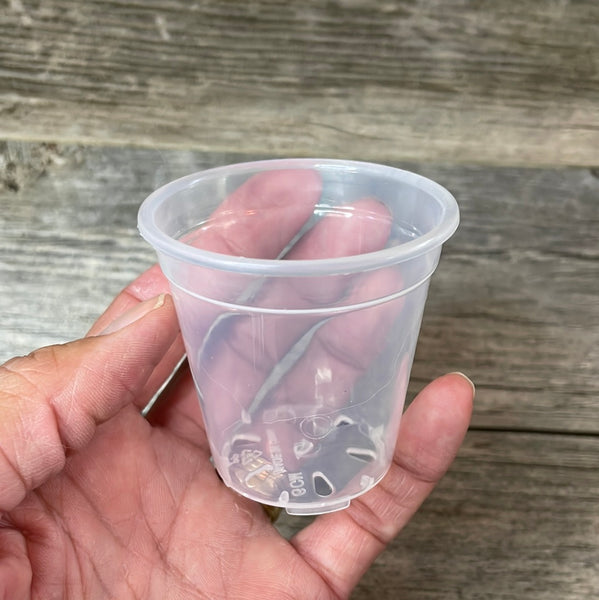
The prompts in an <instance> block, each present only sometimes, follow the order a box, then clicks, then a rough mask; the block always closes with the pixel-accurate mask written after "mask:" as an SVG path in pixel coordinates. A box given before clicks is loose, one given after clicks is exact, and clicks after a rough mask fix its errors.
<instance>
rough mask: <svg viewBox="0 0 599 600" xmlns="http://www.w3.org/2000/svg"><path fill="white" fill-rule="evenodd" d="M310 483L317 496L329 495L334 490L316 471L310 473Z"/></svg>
mask: <svg viewBox="0 0 599 600" xmlns="http://www.w3.org/2000/svg"><path fill="white" fill-rule="evenodd" d="M312 483H313V485H314V491H315V492H316V493H317V494H318V495H319V496H330V495H331V494H332V493H333V492H334V491H335V489H334V488H333V484H332V483H331V482H330V481H329V480H328V479H327V478H326V477H325V476H324V475H323V474H322V473H320V472H318V471H317V472H316V473H313V474H312Z"/></svg>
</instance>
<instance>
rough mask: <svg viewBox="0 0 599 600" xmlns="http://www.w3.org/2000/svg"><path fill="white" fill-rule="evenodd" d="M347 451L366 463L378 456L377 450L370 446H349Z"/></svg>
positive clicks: (349, 454)
mask: <svg viewBox="0 0 599 600" xmlns="http://www.w3.org/2000/svg"><path fill="white" fill-rule="evenodd" d="M345 452H346V453H347V455H348V456H351V457H352V458H355V459H356V460H360V461H362V462H366V463H369V462H372V461H373V460H374V459H375V458H376V452H374V450H369V449H368V448H347V450H346V451H345Z"/></svg>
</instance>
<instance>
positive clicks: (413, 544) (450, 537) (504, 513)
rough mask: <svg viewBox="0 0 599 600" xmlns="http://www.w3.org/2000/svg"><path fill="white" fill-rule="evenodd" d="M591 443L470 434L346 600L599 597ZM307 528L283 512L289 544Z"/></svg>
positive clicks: (595, 443)
mask: <svg viewBox="0 0 599 600" xmlns="http://www.w3.org/2000/svg"><path fill="white" fill-rule="evenodd" d="M598 467H599V438H597V437H596V436H589V437H586V436H572V435H570V436H567V435H552V434H528V433H518V434H515V433H506V432H498V431H495V432H489V431H470V432H469V433H468V435H467V437H466V441H465V443H464V445H463V447H462V448H461V450H460V453H459V455H458V458H457V459H456V461H455V463H454V464H453V465H452V467H451V469H450V471H449V473H448V474H447V475H446V477H445V478H444V479H443V481H442V482H441V484H440V485H439V486H438V487H437V488H436V489H435V491H434V492H433V494H432V495H431V496H430V498H429V499H428V500H427V501H426V502H425V504H424V505H423V507H422V508H421V510H420V511H419V512H418V513H417V514H416V515H415V517H414V518H413V519H412V521H411V522H410V523H409V525H408V526H407V527H406V528H405V529H404V531H403V532H402V533H401V534H400V535H399V536H398V538H397V539H396V540H394V542H393V543H392V544H391V545H390V547H389V548H388V549H387V550H386V552H385V553H383V554H382V555H381V556H380V557H379V558H378V559H377V561H376V562H375V563H374V565H373V566H372V567H371V569H370V570H369V572H368V573H367V574H366V576H365V577H364V579H363V580H362V582H361V583H360V584H359V586H358V588H357V589H356V591H355V593H354V595H353V596H352V598H353V599H354V600H385V599H387V598H388V599H389V600H391V599H393V600H395V599H396V598H406V599H407V600H437V599H438V598H443V599H444V600H467V599H476V600H487V599H488V600H495V599H497V598H501V599H502V600H508V599H512V598H513V599H514V600H520V599H521V598H526V599H527V600H528V599H530V600H541V599H543V600H545V599H547V600H549V599H551V600H557V599H562V598H564V599H572V600H575V599H576V600H578V599H580V600H582V599H585V600H586V599H587V598H595V597H597V594H598V593H599V571H598V570H597V564H599V542H598V539H599V538H598V536H597V533H599V513H598V512H597V505H598V502H599V470H598ZM310 521H311V519H308V518H302V517H290V516H289V515H286V514H285V513H283V514H282V515H281V516H280V517H279V521H278V522H277V528H278V529H279V531H280V532H281V534H282V535H284V536H285V537H287V538H289V537H291V536H292V535H293V534H294V533H295V532H297V531H299V530H300V529H301V528H303V527H305V526H306V525H307V524H309V522H310Z"/></svg>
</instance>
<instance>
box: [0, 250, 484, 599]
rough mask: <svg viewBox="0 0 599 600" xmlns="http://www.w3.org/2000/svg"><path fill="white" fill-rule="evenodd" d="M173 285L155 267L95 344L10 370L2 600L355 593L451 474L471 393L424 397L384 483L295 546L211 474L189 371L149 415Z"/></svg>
mask: <svg viewBox="0 0 599 600" xmlns="http://www.w3.org/2000/svg"><path fill="white" fill-rule="evenodd" d="M249 243H252V242H251V240H250V241H249ZM166 289H167V285H166V282H165V281H164V278H163V276H162V275H161V273H160V271H159V270H158V269H157V268H156V267H154V268H152V269H150V270H149V271H148V272H146V273H145V274H144V275H142V276H141V277H140V278H139V279H138V280H136V282H134V283H133V284H131V285H130V286H129V287H128V288H127V289H126V290H125V291H124V292H123V293H122V294H121V295H119V296H118V297H117V299H116V300H115V301H114V302H113V304H112V305H111V307H110V308H109V309H108V310H107V311H106V313H105V314H104V315H103V316H102V317H101V318H100V319H99V321H98V323H97V324H96V325H95V326H94V327H93V328H92V330H91V332H90V334H91V335H89V336H88V337H86V338H85V339H83V340H79V341H76V342H72V343H70V344H66V345H63V346H53V347H50V348H44V349H41V350H38V351H36V352H35V353H33V354H32V355H30V356H28V357H25V358H17V359H13V360H12V361H9V362H8V363H7V364H6V365H4V366H3V367H2V368H1V370H0V514H1V515H2V516H1V520H0V597H6V598H53V597H59V598H68V597H74V598H81V597H85V598H94V597H98V598H105V597H116V598H128V597H131V598H137V597H143V598H153V597H156V598H223V597H233V598H256V597H267V598H271V597H272V598H282V599H284V598H310V599H312V598H323V599H324V598H345V597H347V596H348V595H349V594H350V592H351V590H352V588H353V587H354V586H355V584H356V583H357V581H358V580H359V578H360V577H361V576H362V574H363V573H364V571H365V570H366V569H367V568H368V566H369V565H370V563H371V562H372V560H374V558H375V557H376V555H377V554H379V553H380V552H381V551H382V550H383V549H384V547H385V545H386V544H387V543H388V542H389V541H390V540H391V539H393V537H394V536H395V535H396V534H397V533H398V531H399V530H400V529H401V528H402V527H403V526H404V525H405V524H406V523H407V521H408V520H409V519H410V518H411V516H412V515H413V514H414V512H415V511H416V510H417V508H418V506H419V505H420V504H421V503H422V501H423V500H424V499H425V497H426V496H427V495H428V494H429V493H430V491H431V490H432V488H433V486H434V484H435V483H436V482H437V481H438V480H439V478H440V477H441V476H442V475H443V473H444V472H445V471H446V469H447V468H448V466H449V465H450V463H451V461H452V459H453V457H454V455H455V453H456V452H457V449H458V447H459V445H460V443H461V441H462V438H463V436H464V433H465V431H466V428H467V425H468V422H469V416H470V410H471V401H472V394H473V391H472V388H471V385H470V384H469V382H468V381H467V380H466V379H465V378H463V377H460V376H459V375H446V376H444V377H442V378H440V379H438V380H436V381H435V382H433V383H432V384H430V385H429V386H428V387H427V388H425V389H424V390H423V391H422V392H421V393H420V394H419V396H418V397H417V399H416V400H415V401H414V402H413V403H412V405H411V406H410V407H409V409H408V410H407V411H406V414H405V415H404V417H403V420H402V423H401V429H400V435H399V440H398V443H397V448H396V451H395V457H394V462H393V465H392V468H391V469H390V471H389V473H388V474H387V476H386V477H385V478H384V479H383V480H382V481H381V482H380V483H379V484H378V485H377V486H376V487H375V488H374V489H373V490H371V491H370V492H368V493H367V494H365V495H363V496H361V497H360V498H358V499H355V500H353V501H352V504H351V506H350V507H349V508H348V509H346V510H344V511H341V512H337V513H331V514H328V515H322V516H320V517H318V518H317V519H316V520H315V521H314V522H313V523H311V524H310V525H309V526H308V527H306V528H305V529H304V530H302V531H301V532H300V533H298V534H297V535H296V536H295V537H294V538H293V539H292V540H290V541H289V542H287V541H286V540H284V539H283V538H282V537H281V536H280V535H279V534H278V533H277V531H276V530H275V529H274V527H273V526H272V525H271V523H270V521H269V519H268V518H267V517H266V515H265V514H264V512H263V510H262V508H261V507H260V505H259V504H257V503H254V502H252V501H250V500H247V499H245V498H243V497H240V496H238V495H237V494H235V493H234V492H232V491H231V490H230V489H229V488H227V487H226V486H224V484H222V482H221V481H220V480H219V478H218V476H217V475H216V473H215V471H214V469H213V467H212V465H211V463H210V461H209V457H210V451H209V448H208V444H207V441H206V437H205V433H204V429H203V427H204V425H203V421H202V417H201V413H200V410H199V405H198V402H197V395H196V392H195V389H194V386H193V383H192V379H191V376H190V373H189V370H188V369H187V368H186V366H184V367H183V368H182V369H180V370H179V371H178V373H177V376H176V377H175V379H174V380H173V381H172V382H171V383H170V384H169V386H168V387H167V389H166V390H164V392H163V393H162V395H161V398H160V401H159V402H158V403H157V404H156V406H155V408H154V409H153V410H151V411H150V412H149V414H148V415H147V418H144V416H142V414H141V410H142V408H143V407H145V406H146V404H147V402H148V400H149V399H150V398H151V397H152V396H153V394H154V393H155V391H156V390H157V389H158V388H159V387H160V385H161V383H162V382H163V381H164V380H165V379H166V378H167V376H168V375H169V374H170V373H171V372H172V370H173V368H174V366H175V365H176V364H177V363H178V361H179V360H180V357H181V356H182V354H183V346H182V342H181V337H180V333H179V330H178V325H177V320H176V316H175V313H174V309H173V303H172V300H171V298H170V296H168V295H164V294H162V292H164V291H166ZM158 293H161V295H158V296H156V294H158ZM147 298H150V300H146V301H145V302H141V301H143V300H145V299H147ZM115 319H116V320H115ZM110 323H111V325H109V324H110ZM107 327H108V329H106V328H107ZM100 332H104V335H97V334H98V333H100Z"/></svg>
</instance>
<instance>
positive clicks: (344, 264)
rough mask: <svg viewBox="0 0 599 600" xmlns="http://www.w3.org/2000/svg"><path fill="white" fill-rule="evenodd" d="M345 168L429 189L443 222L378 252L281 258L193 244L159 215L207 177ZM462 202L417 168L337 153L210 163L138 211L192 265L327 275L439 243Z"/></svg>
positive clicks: (162, 246) (147, 227)
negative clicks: (172, 232)
mask: <svg viewBox="0 0 599 600" xmlns="http://www.w3.org/2000/svg"><path fill="white" fill-rule="evenodd" d="M322 168H327V169H339V170H345V171H349V172H357V171H358V170H361V171H364V170H367V171H369V172H370V173H371V174H372V175H373V176H387V177H393V178H395V179H396V180H397V181H402V182H403V183H406V184H408V185H411V186H413V187H415V188H419V189H421V190H423V191H424V192H426V193H428V194H429V195H430V196H431V197H433V198H434V199H435V201H436V202H437V203H438V204H439V205H440V206H441V208H442V216H441V219H440V221H439V223H438V224H437V225H436V226H435V227H433V228H432V229H431V230H430V231H427V232H426V233H424V234H422V235H420V236H418V237H417V238H415V239H413V240H410V241H409V242H405V243H402V244H399V245H397V246H393V247H390V248H385V249H383V250H377V251H376V252H369V253H366V254H358V255H353V256H343V257H338V258H326V259H310V260H278V259H264V258H248V257H244V256H231V255H226V254H220V253H217V252H211V251H209V250H203V249H200V248H195V247H193V246H189V245H187V244H185V243H183V242H181V241H179V240H177V239H175V238H172V237H170V236H169V235H168V234H166V233H164V231H162V229H161V228H160V226H159V225H158V224H157V223H156V221H155V218H154V217H155V214H156V209H157V208H158V207H159V206H160V204H161V203H162V202H163V200H164V199H165V198H168V197H169V196H171V195H173V194H176V193H178V192H180V191H182V190H184V189H186V188H189V187H192V186H194V185H196V184H198V183H199V182H201V181H202V180H204V179H207V178H211V177H216V176H222V175H230V174H242V173H244V172H245V173H248V174H251V173H253V172H258V171H260V170H281V169H316V170H318V169H322ZM459 219H460V215H459V208H458V204H457V202H456V200H455V198H454V197H453V195H452V194H451V193H450V192H449V191H448V190H447V189H445V188H444V187H443V186H441V185H439V184H438V183H436V182H434V181H432V180H431V179H428V178H426V177H424V176H422V175H418V174H417V173H413V172H411V171H406V170H403V169H398V168H395V167H390V166H386V165H379V164H374V163H368V162H361V161H348V160H335V159H307V158H291V159H277V160H263V161H254V162H246V163H239V164H235V165H227V166H222V167H216V168H214V169H208V170H205V171H200V172H197V173H192V174H190V175H186V176H185V177H181V178H179V179H176V180H174V181H171V182H170V183H167V184H166V185H164V186H162V187H160V188H158V189H157V190H155V191H154V192H153V193H152V194H150V195H149V196H148V197H147V198H146V199H145V200H144V202H143V203H142V205H141V206H140V208H139V212H138V229H139V232H140V234H141V236H142V237H143V238H144V239H145V240H146V241H147V242H148V243H149V244H151V245H152V246H153V247H154V249H155V250H156V251H157V252H158V253H159V254H163V255H166V256H168V257H170V258H173V259H176V260H180V261H183V262H186V263H189V264H190V265H196V266H202V267H208V268H212V269H217V270H220V271H231V272H235V273H242V274H247V275H269V276H279V277H292V276H324V275H337V274H342V273H357V272H361V271H368V270H372V269H378V268H385V267H388V266H391V265H394V264H397V263H401V262H404V261H408V260H411V259H414V258H417V257H419V256H422V255H424V254H426V253H427V252H429V251H431V250H433V249H435V248H438V247H439V246H441V245H442V244H443V243H444V242H445V241H447V240H448V239H449V238H450V237H451V236H452V235H453V233H454V232H455V230H456V229H457V227H458V224H459Z"/></svg>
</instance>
